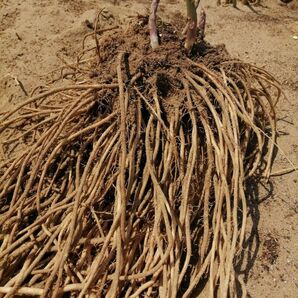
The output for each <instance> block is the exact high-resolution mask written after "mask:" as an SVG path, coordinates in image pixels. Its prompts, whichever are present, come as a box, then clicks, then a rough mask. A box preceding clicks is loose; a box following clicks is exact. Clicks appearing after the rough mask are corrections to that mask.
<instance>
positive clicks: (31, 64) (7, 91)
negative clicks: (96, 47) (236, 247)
mask: <svg viewBox="0 0 298 298" xmlns="http://www.w3.org/2000/svg"><path fill="white" fill-rule="evenodd" d="M114 2H115V1H114V0H106V1H104V0H73V1H68V0H25V1H22V0H1V1H0V112H1V111H2V110H3V109H5V110H7V109H8V108H9V107H10V106H12V105H14V104H16V103H17V102H20V101H22V100H24V99H25V98H26V95H25V93H27V94H29V93H30V90H32V88H34V87H35V86H37V85H40V84H42V85H45V84H47V83H48V81H49V80H50V79H53V76H55V75H57V72H56V73H54V74H52V73H51V72H52V71H53V70H55V69H58V68H59V66H61V63H62V62H61V58H62V59H63V60H64V61H67V62H71V61H72V59H73V58H74V57H75V55H76V53H77V52H78V51H79V49H80V47H81V41H82V38H83V36H84V34H86V33H88V32H90V29H88V27H87V26H86V23H85V21H86V20H89V21H93V19H94V17H95V15H96V13H97V12H98V11H99V10H100V9H103V8H105V13H104V17H103V22H102V26H107V27H108V26H113V25H115V24H117V25H119V24H125V22H126V20H127V18H129V17H132V16H136V15H137V14H145V13H147V12H148V9H149V2H150V1H148V0H147V1H146V0H138V1H128V0H127V1H121V0H118V1H116V2H118V4H116V5H114ZM261 2H262V6H259V7H255V8H254V10H255V11H252V10H251V9H250V8H248V7H246V6H242V5H239V9H233V8H232V7H224V8H223V7H217V6H216V0H213V1H207V0H202V3H203V5H204V7H205V9H206V13H207V22H208V25H207V31H206V39H207V41H209V42H211V43H212V44H221V43H224V44H225V45H226V47H227V49H228V51H229V52H230V53H231V54H232V55H233V56H234V57H235V58H240V59H242V60H244V61H246V62H250V63H253V64H256V65H258V66H263V67H264V68H265V69H266V70H268V71H269V72H270V73H272V74H274V75H275V77H276V78H277V79H278V80H279V81H280V82H281V84H282V86H283V90H284V92H285V94H286V97H287V99H285V98H283V99H282V100H281V102H280V104H279V106H278V119H279V121H278V130H279V147H280V148H279V151H278V154H277V156H276V162H275V164H274V171H278V170H280V169H284V168H289V167H291V164H290V162H291V163H293V164H295V165H298V129H297V128H298V116H297V115H298V99H297V91H298V40H297V39H295V37H294V36H298V0H293V1H292V2H291V3H290V4H289V5H288V6H281V5H280V4H279V3H278V2H277V1H275V0H271V1H261ZM182 14H184V3H183V1H182V0H167V1H166V0H162V1H161V9H160V14H159V15H160V17H162V18H163V19H164V20H167V21H172V22H174V23H175V24H177V27H178V26H179V24H181V19H182V17H181V16H182ZM180 29H181V28H180ZM59 57H60V58H59ZM21 86H22V88H21ZM289 160H290V162H289ZM297 180H298V174H297V172H293V173H291V174H288V175H284V176H278V177H275V178H272V180H271V181H270V182H269V183H268V184H263V185H258V186H254V185H252V187H251V188H252V190H253V198H254V202H255V203H253V204H252V206H251V215H252V222H251V223H250V235H248V236H249V237H248V239H247V243H246V247H245V250H246V258H245V262H244V263H243V264H242V265H241V268H240V267H239V270H240V271H241V272H242V274H243V276H244V278H245V280H246V281H247V285H248V291H249V294H250V295H251V297H272V298H273V297H297V293H298V217H297V213H298V198H297V195H298V187H297V184H298V182H297Z"/></svg>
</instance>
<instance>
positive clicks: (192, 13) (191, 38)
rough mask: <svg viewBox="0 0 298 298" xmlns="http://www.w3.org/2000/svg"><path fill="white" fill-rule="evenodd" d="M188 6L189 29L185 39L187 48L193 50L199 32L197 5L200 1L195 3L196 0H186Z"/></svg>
mask: <svg viewBox="0 0 298 298" xmlns="http://www.w3.org/2000/svg"><path fill="white" fill-rule="evenodd" d="M185 1H186V8H187V19H188V24H187V31H186V40H185V45H184V46H185V48H186V49H187V50H191V48H192V46H193V44H194V43H195V41H196V32H197V13H196V5H198V3H199V1H197V3H195V1H194V0H185Z"/></svg>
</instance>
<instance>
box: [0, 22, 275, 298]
mask: <svg viewBox="0 0 298 298" xmlns="http://www.w3.org/2000/svg"><path fill="white" fill-rule="evenodd" d="M147 23H148V19H146V18H139V19H138V20H137V21H136V22H134V23H132V24H131V25H130V27H129V29H128V31H127V32H126V33H125V34H124V33H123V31H122V30H120V29H113V30H112V31H110V32H109V33H108V34H103V36H102V37H101V38H100V39H99V40H98V44H97V46H93V47H90V48H85V49H84V51H83V52H82V54H80V55H79V57H78V59H77V63H75V64H74V65H73V66H72V70H73V71H74V74H73V80H74V83H73V84H69V85H65V84H64V85H59V86H52V88H51V89H47V90H44V88H43V89H42V92H38V89H37V90H35V91H34V93H33V94H32V96H31V97H30V98H29V99H27V100H26V101H24V102H22V103H21V104H20V105H19V106H17V107H16V108H14V109H13V110H11V111H7V112H6V113H4V114H2V115H1V118H0V140H1V144H0V148H1V151H0V152H1V154H0V297H13V296H14V295H24V296H30V295H32V296H40V297H49V296H51V297H58V296H60V295H61V294H63V293H68V295H70V297H85V296H86V297H192V296H191V295H193V293H194V291H196V292H195V293H198V289H200V288H202V284H205V283H206V281H208V283H207V287H208V288H207V290H208V291H209V293H210V294H211V295H215V294H216V293H217V294H218V296H220V297H227V296H234V295H235V289H236V282H237V280H238V275H237V272H236V271H235V268H234V265H235V258H236V256H237V253H239V252H240V251H241V249H242V243H243V241H244V239H245V226H246V220H247V211H248V207H247V205H248V204H249V202H248V199H249V198H248V197H247V196H246V188H247V181H248V179H251V178H252V177H255V176H257V175H259V174H263V175H265V176H267V177H268V176H269V174H270V169H271V164H272V155H273V146H274V145H273V144H274V142H275V138H276V119H275V105H276V103H277V101H278V98H279V96H280V88H279V85H278V84H277V82H276V81H275V80H274V78H273V77H272V76H271V75H270V74H268V73H267V72H265V71H264V70H262V69H259V68H257V67H255V66H252V65H250V64H247V63H243V62H241V61H238V60H235V59H232V58H231V57H230V56H229V55H228V53H227V52H226V51H225V50H224V49H223V48H220V47H211V46H210V45H208V44H207V43H205V44H204V46H203V47H202V46H201V47H200V48H198V49H197V50H194V51H192V54H191V55H189V53H188V54H187V55H186V53H185V51H186V50H185V48H184V46H183V45H181V44H180V43H179V42H177V40H178V36H177V35H176V33H175V30H174V29H173V27H172V26H171V25H169V24H162V25H161V27H160V29H159V30H160V32H161V33H162V35H161V36H162V38H163V39H164V40H163V41H165V40H166V41H167V42H161V45H160V46H159V47H158V48H157V49H155V50H154V51H152V50H151V47H150V42H149V41H148V40H147V35H146V33H144V31H143V28H144V26H146V25H147ZM92 36H93V35H91V37H92ZM136 39H137V40H138V43H136V42H134V41H135V40H136ZM98 50H99V51H100V59H101V60H100V61H99V60H98V59H99V58H98V55H97V52H98ZM91 74H92V75H91ZM58 83H59V82H58ZM58 83H57V84H58ZM269 135H270V140H271V141H272V142H271V141H270V142H269V143H268V146H269V147H267V145H266V144H267V141H266V140H267V137H268V136H269ZM265 149H266V150H265ZM265 151H266V152H267V155H266V156H267V158H266V159H265V156H264V154H265ZM241 285H243V283H241Z"/></svg>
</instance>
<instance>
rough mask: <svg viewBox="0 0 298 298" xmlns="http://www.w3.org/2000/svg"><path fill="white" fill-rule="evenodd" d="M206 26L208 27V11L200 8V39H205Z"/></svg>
mask: <svg viewBox="0 0 298 298" xmlns="http://www.w3.org/2000/svg"><path fill="white" fill-rule="evenodd" d="M205 27H206V13H205V10H204V9H203V8H201V10H200V14H199V17H198V29H199V32H200V36H199V39H200V40H203V39H204V37H205Z"/></svg>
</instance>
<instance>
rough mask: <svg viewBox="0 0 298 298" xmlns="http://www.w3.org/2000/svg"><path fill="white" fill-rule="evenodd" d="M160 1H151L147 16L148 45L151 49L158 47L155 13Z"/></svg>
mask: <svg viewBox="0 0 298 298" xmlns="http://www.w3.org/2000/svg"><path fill="white" fill-rule="evenodd" d="M159 1H160V0H152V3H151V9H150V16H149V30H150V44H151V47H152V49H156V48H157V47H158V46H159V42H158V35H157V28H156V13H157V8H158V5H159Z"/></svg>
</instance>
